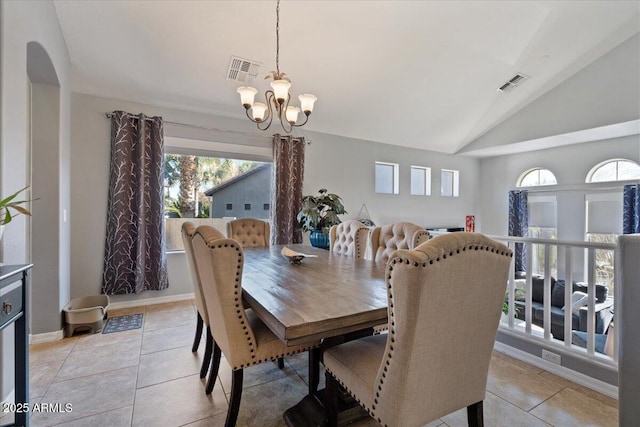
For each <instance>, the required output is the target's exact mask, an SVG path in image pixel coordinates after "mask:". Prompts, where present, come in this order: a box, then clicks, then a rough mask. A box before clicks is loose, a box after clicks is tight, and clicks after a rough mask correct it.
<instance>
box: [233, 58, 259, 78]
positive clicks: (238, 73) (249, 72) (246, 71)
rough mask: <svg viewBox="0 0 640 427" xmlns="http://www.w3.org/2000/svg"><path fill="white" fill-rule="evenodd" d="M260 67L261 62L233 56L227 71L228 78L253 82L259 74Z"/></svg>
mask: <svg viewBox="0 0 640 427" xmlns="http://www.w3.org/2000/svg"><path fill="white" fill-rule="evenodd" d="M258 68H260V62H256V61H251V60H249V59H244V58H240V57H237V56H232V57H231V62H229V70H228V71H227V80H235V81H238V82H242V83H251V82H253V79H254V78H255V77H256V76H257V75H258Z"/></svg>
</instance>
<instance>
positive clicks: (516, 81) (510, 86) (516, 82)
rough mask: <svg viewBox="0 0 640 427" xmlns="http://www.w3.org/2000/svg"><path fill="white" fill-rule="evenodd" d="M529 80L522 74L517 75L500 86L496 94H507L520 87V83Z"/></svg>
mask: <svg viewBox="0 0 640 427" xmlns="http://www.w3.org/2000/svg"><path fill="white" fill-rule="evenodd" d="M527 80H529V76H525V75H524V74H522V73H518V74H516V75H515V76H513V77H511V78H510V79H509V80H507V81H506V82H505V83H504V84H503V85H502V86H500V87H499V88H498V92H504V93H508V92H511V91H513V90H514V89H515V88H517V87H518V86H520V85H521V84H522V83H524V82H526V81H527Z"/></svg>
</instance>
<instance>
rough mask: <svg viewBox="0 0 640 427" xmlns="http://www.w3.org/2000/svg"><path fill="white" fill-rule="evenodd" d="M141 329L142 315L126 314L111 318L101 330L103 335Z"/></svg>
mask: <svg viewBox="0 0 640 427" xmlns="http://www.w3.org/2000/svg"><path fill="white" fill-rule="evenodd" d="M141 327H142V313H137V314H127V315H125V316H118V317H112V318H110V319H109V320H107V324H106V325H105V326H104V328H102V333H103V334H110V333H112V332H122V331H129V330H131V329H139V328H141Z"/></svg>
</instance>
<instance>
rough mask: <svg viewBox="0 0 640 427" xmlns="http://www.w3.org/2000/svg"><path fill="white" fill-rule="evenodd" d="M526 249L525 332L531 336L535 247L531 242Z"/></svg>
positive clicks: (526, 244)
mask: <svg viewBox="0 0 640 427" xmlns="http://www.w3.org/2000/svg"><path fill="white" fill-rule="evenodd" d="M524 247H525V248H527V265H526V267H525V271H526V278H527V284H526V291H525V304H524V318H525V331H526V332H527V334H531V319H532V318H533V310H532V309H531V302H532V298H533V285H532V280H531V264H533V252H532V249H533V245H532V244H531V242H526V243H524Z"/></svg>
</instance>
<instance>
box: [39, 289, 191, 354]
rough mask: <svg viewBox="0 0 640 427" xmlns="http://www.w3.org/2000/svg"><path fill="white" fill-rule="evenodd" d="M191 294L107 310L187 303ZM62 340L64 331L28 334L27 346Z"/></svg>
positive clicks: (128, 303) (115, 304)
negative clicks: (178, 302)
mask: <svg viewBox="0 0 640 427" xmlns="http://www.w3.org/2000/svg"><path fill="white" fill-rule="evenodd" d="M194 298H195V296H194V295H193V292H191V293H188V294H179V295H168V296H164V297H155V298H144V299H137V300H131V301H120V302H113V303H111V304H109V309H111V310H118V309H122V308H131V307H140V306H142V305H152V304H165V303H168V302H177V301H187V300H191V299H194ZM63 338H64V330H63V329H60V330H59V331H53V332H45V333H43V334H29V344H40V343H43V342H51V341H58V340H61V339H63Z"/></svg>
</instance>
